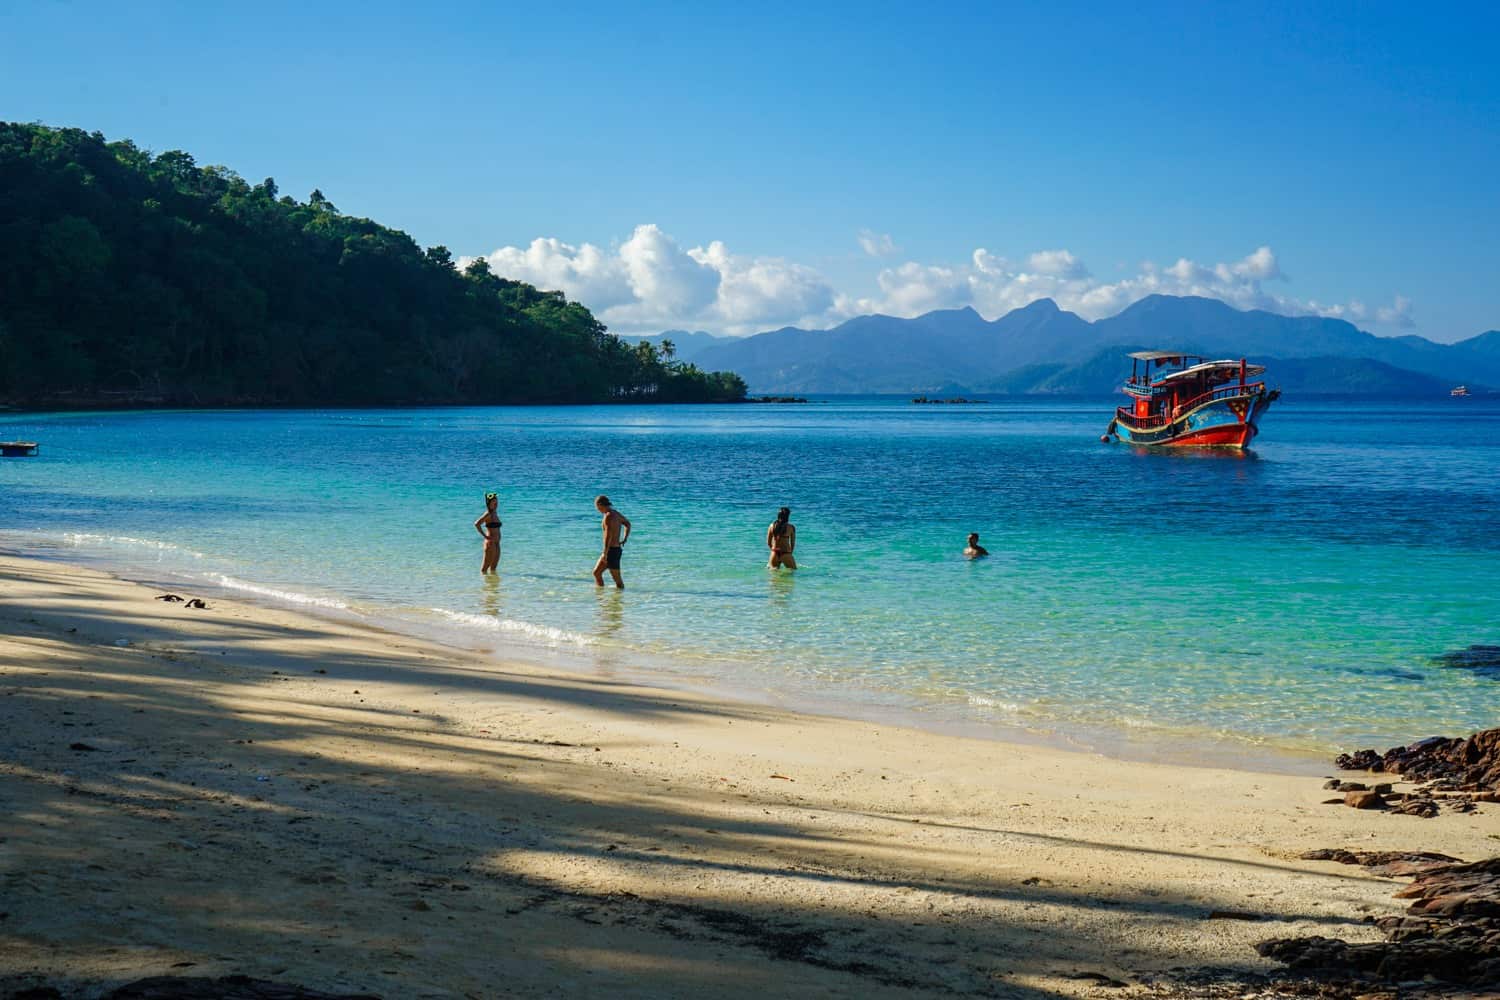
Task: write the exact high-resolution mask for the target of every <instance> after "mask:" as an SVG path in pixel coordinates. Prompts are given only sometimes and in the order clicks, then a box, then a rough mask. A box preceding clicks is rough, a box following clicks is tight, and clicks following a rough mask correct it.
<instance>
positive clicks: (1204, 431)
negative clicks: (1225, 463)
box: [1101, 351, 1281, 448]
mask: <svg viewBox="0 0 1500 1000" xmlns="http://www.w3.org/2000/svg"><path fill="white" fill-rule="evenodd" d="M1130 357H1131V366H1130V379H1129V380H1128V381H1127V382H1126V383H1125V386H1124V391H1125V393H1126V395H1128V396H1131V397H1132V403H1131V405H1129V406H1121V407H1119V408H1118V409H1116V410H1115V416H1114V419H1113V420H1111V421H1110V422H1109V428H1108V429H1107V430H1105V432H1104V436H1103V438H1102V439H1101V440H1104V441H1108V440H1110V438H1111V436H1114V437H1116V438H1118V439H1119V440H1121V441H1127V442H1129V443H1130V444H1140V445H1150V446H1153V447H1166V448H1202V447H1210V448H1244V447H1246V446H1247V445H1249V443H1250V441H1251V440H1252V439H1253V438H1254V437H1255V435H1256V434H1258V433H1259V432H1260V418H1261V416H1262V415H1264V414H1265V412H1266V410H1267V409H1269V408H1270V406H1271V404H1272V403H1274V402H1275V401H1276V400H1277V399H1279V398H1280V397H1281V390H1280V389H1269V390H1268V389H1267V388H1266V384H1265V383H1264V382H1258V381H1257V382H1252V381H1250V379H1251V378H1256V377H1259V376H1261V375H1263V374H1265V371H1266V369H1265V366H1263V365H1252V364H1249V363H1247V362H1246V361H1245V359H1244V358H1240V359H1239V360H1238V361H1234V360H1222V361H1210V360H1207V359H1205V358H1202V357H1200V356H1198V355H1194V354H1183V353H1181V352H1178V351H1137V352H1135V353H1133V354H1131V355H1130Z"/></svg>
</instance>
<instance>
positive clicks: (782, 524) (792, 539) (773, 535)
mask: <svg viewBox="0 0 1500 1000" xmlns="http://www.w3.org/2000/svg"><path fill="white" fill-rule="evenodd" d="M766 547H767V548H769V549H770V550H771V561H770V562H769V563H767V564H766V565H767V566H768V567H769V568H771V569H775V568H776V567H778V566H785V567H786V568H787V569H796V568H797V560H796V558H795V557H794V556H793V555H792V552H793V550H795V549H796V548H797V526H796V525H794V524H792V508H790V507H783V508H781V509H780V510H778V511H777V512H776V520H774V521H772V522H771V526H770V527H769V528H767V529H766Z"/></svg>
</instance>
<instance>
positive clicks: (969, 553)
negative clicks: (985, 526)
mask: <svg viewBox="0 0 1500 1000" xmlns="http://www.w3.org/2000/svg"><path fill="white" fill-rule="evenodd" d="M989 554H990V550H989V549H987V548H985V547H984V546H983V545H980V544H979V532H977V531H971V532H969V544H968V546H967V547H965V548H964V558H965V559H982V558H984V557H985V556H987V555H989Z"/></svg>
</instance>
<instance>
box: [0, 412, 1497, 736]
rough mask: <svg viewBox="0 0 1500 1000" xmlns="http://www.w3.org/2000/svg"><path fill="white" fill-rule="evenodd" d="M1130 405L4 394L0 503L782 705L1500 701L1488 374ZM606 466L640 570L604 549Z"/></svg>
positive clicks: (1428, 720)
mask: <svg viewBox="0 0 1500 1000" xmlns="http://www.w3.org/2000/svg"><path fill="white" fill-rule="evenodd" d="M1112 405H1113V403H1112V401H1111V400H1109V399H1107V398H1106V399H1098V400H1094V399H1090V400H1062V401H1030V400H1028V401H1018V402H1009V403H1004V404H994V405H983V406H927V407H916V406H912V405H910V404H908V403H905V402H898V401H891V400H865V401H840V402H831V403H815V404H809V405H806V406H739V407H691V406H682V407H597V408H594V407H583V408H524V409H521V408H517V409H512V408H498V409H444V410H400V411H327V412H310V411H295V412H281V411H277V412H266V411H253V412H250V411H247V412H230V413H198V412H194V413H183V412H173V413H121V414H87V415H77V414H71V415H70V414H57V415H48V416H37V415H24V416H17V415H11V416H8V417H4V418H0V438H11V437H30V438H34V439H36V440H38V441H40V442H42V453H41V457H39V458H36V459H26V460H7V461H4V462H0V530H3V532H4V535H3V540H4V541H5V542H6V543H7V544H9V545H11V546H12V547H15V548H19V549H22V550H25V551H30V552H56V551H58V550H63V551H64V553H65V554H66V556H67V557H68V558H75V559H76V558H87V559H94V560H99V561H101V562H102V563H104V564H106V565H108V566H110V567H112V568H116V569H119V570H123V571H125V572H126V573H127V575H132V574H133V575H136V576H141V575H143V574H145V575H148V576H154V577H157V578H165V579H174V578H181V577H188V578H190V581H189V582H191V580H207V581H213V582H216V583H218V584H220V585H228V586H231V587H237V588H244V589H249V590H252V591H255V592H259V593H260V594H261V595H262V596H263V597H266V598H269V599H279V600H290V601H299V602H313V603H315V604H316V603H322V604H325V605H328V606H330V607H344V608H346V609H347V611H348V612H350V613H356V614H359V615H361V616H363V617H366V618H368V619H371V620H373V621H376V622H378V623H381V624H387V625H391V626H393V627H397V628H403V629H410V630H414V631H418V632H424V633H427V634H435V635H439V636H442V637H445V638H449V639H457V640H459V641H464V642H466V643H468V644H470V645H480V646H490V647H496V648H497V649H499V650H500V651H501V652H506V653H514V652H516V646H517V645H518V644H519V645H520V646H521V647H523V648H522V650H521V651H522V652H529V653H530V654H532V655H535V656H547V657H551V656H559V655H560V656H565V657H567V658H569V659H572V660H579V661H584V662H589V663H594V664H596V665H602V666H604V667H606V668H609V669H616V668H628V669H636V670H643V671H646V672H649V673H660V674H664V675H665V674H673V675H682V674H690V675H695V676H704V675H706V676H709V677H711V678H717V679H719V680H720V681H722V682H724V683H725V684H728V685H731V686H733V687H734V688H737V689H740V690H759V691H765V692H769V693H773V694H774V695H777V696H779V697H780V698H781V699H782V700H784V701H786V702H788V703H790V704H793V705H797V704H805V703H808V702H809V701H810V700H816V701H817V702H818V703H820V704H824V705H827V704H835V705H836V704H839V703H844V704H846V705H854V706H864V707H865V708H869V707H872V706H881V707H884V708H886V709H899V710H902V711H904V712H906V713H909V714H911V715H916V716H918V717H921V718H926V719H931V720H933V721H936V722H944V723H962V724H967V725H970V726H976V727H980V728H983V727H987V726H1006V727H1014V726H1022V727H1029V728H1033V729H1040V730H1046V731H1052V732H1061V733H1073V734H1084V733H1094V734H1098V733H1108V732H1111V731H1114V732H1120V731H1132V732H1136V733H1144V734H1152V735H1159V736H1162V737H1169V738H1181V739H1188V740H1223V741H1228V744H1229V745H1231V746H1232V745H1236V744H1239V745H1244V746H1248V745H1249V744H1251V743H1254V744H1257V745H1260V746H1262V747H1268V748H1282V749H1291V750H1317V751H1326V750H1328V749H1329V748H1332V747H1352V746H1355V745H1359V746H1365V745H1377V746H1385V745H1387V744H1390V743H1395V742H1402V741H1406V740H1408V739H1411V738H1415V737H1418V736H1424V735H1427V734H1429V733H1437V732H1441V733H1456V732H1460V731H1468V730H1471V729H1474V728H1478V727H1484V726H1489V725H1494V724H1496V722H1497V719H1496V708H1497V705H1500V699H1497V695H1500V682H1497V681H1494V680H1487V679H1484V678H1481V677H1476V676H1473V675H1472V674H1470V673H1468V672H1465V671H1459V670H1449V669H1443V668H1441V667H1440V666H1438V665H1436V664H1435V663H1434V662H1433V659H1432V658H1433V657H1434V656H1435V655H1436V654H1440V653H1442V652H1444V651H1446V650H1451V649H1455V648H1462V647H1464V646H1467V645H1469V644H1471V643H1500V558H1497V556H1500V536H1497V534H1496V531H1495V523H1494V518H1495V514H1496V511H1497V509H1500V508H1497V501H1500V476H1497V464H1500V405H1497V404H1494V403H1486V402H1481V401H1478V400H1473V399H1469V400H1453V401H1449V400H1440V401H1434V402H1433V403H1431V404H1423V405H1420V406H1417V407H1408V406H1404V405H1402V406H1395V405H1388V404H1387V405H1375V404H1351V403H1348V402H1335V401H1321V402H1320V401H1295V400H1283V401H1282V402H1281V403H1279V404H1278V405H1277V406H1276V408H1274V409H1273V410H1272V411H1271V413H1270V414H1269V416H1268V417H1267V418H1266V420H1265V422H1264V424H1263V434H1262V436H1261V438H1260V440H1259V442H1258V447H1257V450H1256V451H1255V452H1254V453H1253V454H1251V455H1246V456H1236V455H1228V454H1218V453H1183V454H1169V453H1144V452H1138V451H1135V450H1132V449H1130V448H1127V447H1125V446H1122V445H1103V444H1100V443H1099V442H1098V435H1099V434H1100V432H1101V431H1102V430H1103V425H1104V424H1105V423H1106V422H1107V420H1108V417H1109V413H1110V408H1111V406H1112ZM489 489H498V490H499V491H500V493H501V515H502V517H503V518H504V521H505V528H504V538H505V541H504V555H503V559H502V562H501V571H502V572H501V575H500V578H499V579H498V580H489V581H486V580H482V579H481V578H480V576H479V573H478V566H479V557H480V554H481V547H480V542H479V539H478V536H477V535H476V534H475V532H474V529H473V527H472V522H473V521H474V519H475V518H476V517H477V516H478V515H479V514H480V513H481V511H482V509H483V502H482V496H483V494H484V492H485V491H486V490H489ZM599 492H605V493H608V494H609V495H610V496H611V497H612V498H613V499H614V500H615V502H616V503H617V505H618V506H619V508H620V509H621V510H623V511H624V512H625V513H626V514H627V515H628V516H629V517H630V518H631V520H632V521H633V522H634V524H635V532H636V533H635V535H634V537H633V538H632V541H631V543H630V545H629V546H628V547H627V549H626V553H625V575H626V581H627V585H628V589H627V591H626V592H625V593H624V594H616V593H614V592H613V591H610V592H607V593H602V594H601V593H598V592H596V591H595V588H594V587H593V584H592V581H591V580H590V579H589V578H588V575H587V574H588V571H589V570H590V569H591V567H592V565H593V561H594V559H595V558H596V556H597V553H598V544H599V543H598V537H599V535H598V516H597V515H596V514H595V513H594V511H593V507H592V500H593V497H594V495H595V494H596V493H599ZM781 504H789V505H790V506H792V507H793V508H794V518H793V519H794V521H795V523H796V524H797V529H798V541H799V544H798V551H797V558H798V561H799V562H800V563H801V565H802V569H801V570H800V571H799V572H798V573H796V574H795V575H793V574H785V573H771V572H768V571H767V570H766V569H765V566H764V564H765V554H766V550H765V546H764V533H765V528H766V525H767V523H768V522H769V521H770V520H771V518H772V516H773V515H774V513H775V509H776V507H778V506H779V505H781ZM968 531H978V532H980V533H981V535H982V536H983V543H984V544H985V545H986V546H987V547H988V548H989V549H990V551H991V552H992V553H993V556H992V558H990V559H988V560H983V561H978V562H972V563H971V562H967V561H965V560H964V559H962V558H961V556H960V551H961V550H962V548H963V543H964V535H965V534H966V533H967V532H968ZM1242 741H1243V742H1242Z"/></svg>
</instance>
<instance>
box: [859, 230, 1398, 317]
mask: <svg viewBox="0 0 1500 1000" xmlns="http://www.w3.org/2000/svg"><path fill="white" fill-rule="evenodd" d="M1287 280H1288V279H1287V277H1286V275H1285V274H1284V273H1282V270H1281V264H1280V261H1278V260H1277V257H1276V254H1275V252H1274V251H1273V250H1272V249H1271V248H1270V247H1267V246H1263V247H1259V248H1258V249H1256V250H1255V251H1254V252H1253V253H1251V254H1249V255H1247V256H1245V257H1242V258H1241V259H1239V260H1236V261H1229V262H1222V263H1216V264H1211V265H1208V264H1200V263H1198V262H1196V261H1193V260H1190V259H1189V258H1186V257H1181V258H1178V259H1177V261H1175V262H1174V263H1172V264H1169V265H1166V266H1160V265H1157V264H1155V263H1152V262H1150V261H1146V262H1144V263H1142V264H1141V265H1140V267H1139V270H1138V273H1136V274H1134V275H1132V276H1130V277H1126V278H1122V279H1120V280H1118V281H1113V282H1105V281H1100V280H1098V279H1096V278H1095V277H1094V276H1093V275H1092V274H1091V273H1090V272H1089V269H1088V267H1087V266H1085V264H1084V262H1083V261H1082V260H1080V259H1079V258H1078V257H1077V256H1075V255H1074V254H1072V253H1071V252H1069V251H1067V250H1041V251H1038V252H1036V253H1033V254H1031V255H1030V256H1028V257H1027V258H1026V262H1025V263H1024V264H1021V265H1016V264H1012V263H1011V262H1010V261H1008V260H1006V259H1005V258H1004V257H999V256H996V255H995V254H992V253H990V252H989V251H988V250H986V249H984V248H982V247H981V248H980V249H978V250H975V251H974V254H973V256H972V258H971V262H970V264H969V265H968V266H966V267H942V266H934V265H926V264H916V263H905V264H901V265H899V266H896V267H890V268H886V269H885V270H883V271H881V273H880V275H879V277H878V278H877V282H876V283H877V285H878V286H879V288H880V291H881V295H880V296H878V297H875V298H864V299H844V300H841V301H842V303H843V305H844V307H845V308H850V307H852V308H853V309H854V310H855V311H856V312H886V313H890V314H892V315H897V316H915V315H918V314H920V313H922V312H925V311H926V310H928V309H933V308H939V307H945V308H954V307H958V306H964V305H972V306H973V307H974V308H975V309H977V310H978V311H979V312H980V313H981V314H982V315H984V316H986V317H988V318H991V319H993V318H995V317H996V316H1000V315H1003V314H1004V313H1006V312H1009V311H1010V310H1012V309H1017V308H1020V307H1021V306H1025V305H1027V304H1029V303H1031V302H1035V301H1036V300H1038V299H1042V298H1050V299H1053V300H1054V301H1056V302H1057V304H1058V305H1059V306H1060V307H1062V308H1063V309H1067V310H1070V311H1072V312H1076V313H1078V314H1079V315H1080V316H1082V317H1084V318H1085V319H1090V320H1093V319H1101V318H1103V317H1105V316H1113V315H1115V314H1116V313H1118V312H1120V311H1121V310H1122V309H1124V308H1126V307H1127V306H1129V305H1130V304H1131V303H1133V302H1136V301H1138V300H1140V299H1143V298H1145V297H1146V296H1148V295H1194V296H1201V297H1203V298H1210V299H1219V300H1220V301H1223V302H1227V303H1228V304H1229V305H1231V306H1234V307H1235V308H1236V309H1264V310H1266V311H1268V312H1274V313H1280V314H1283V315H1289V316H1304V315H1314V316H1329V317H1336V318H1342V319H1348V320H1351V321H1353V322H1361V321H1364V322H1374V323H1377V324H1382V325H1386V326H1397V327H1401V328H1410V327H1412V326H1413V325H1415V324H1414V321H1413V320H1412V316H1411V302H1410V300H1408V299H1406V298H1404V297H1402V296H1397V297H1396V298H1395V300H1394V302H1393V304H1392V305H1390V306H1382V307H1380V308H1378V309H1373V310H1372V309H1368V308H1367V307H1366V306H1365V305H1364V304H1363V303H1360V302H1358V301H1353V302H1349V303H1347V304H1335V305H1326V304H1322V303H1319V302H1317V301H1312V300H1309V301H1303V300H1300V299H1297V298H1294V297H1290V296H1285V295H1280V294H1277V293H1276V292H1275V291H1272V290H1269V289H1268V288H1267V287H1266V285H1267V284H1268V283H1272V282H1286V281H1287Z"/></svg>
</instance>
